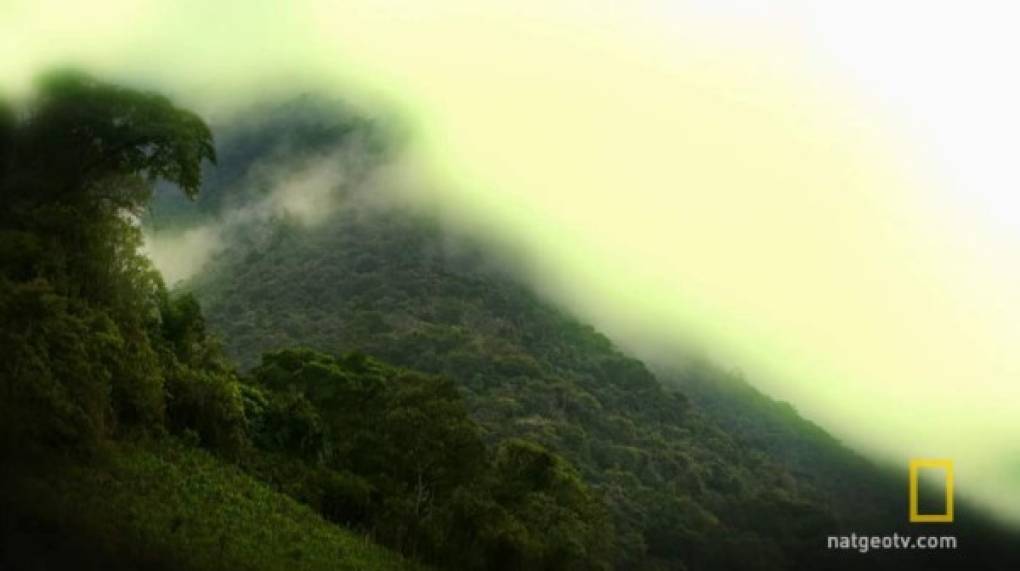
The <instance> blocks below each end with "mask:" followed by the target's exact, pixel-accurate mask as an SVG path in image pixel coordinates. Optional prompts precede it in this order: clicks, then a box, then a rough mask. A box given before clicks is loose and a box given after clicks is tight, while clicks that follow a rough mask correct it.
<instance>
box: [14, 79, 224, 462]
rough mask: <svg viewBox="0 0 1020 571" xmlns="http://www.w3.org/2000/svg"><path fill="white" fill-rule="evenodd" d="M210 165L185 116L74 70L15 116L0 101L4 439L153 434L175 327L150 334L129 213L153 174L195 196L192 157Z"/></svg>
mask: <svg viewBox="0 0 1020 571" xmlns="http://www.w3.org/2000/svg"><path fill="white" fill-rule="evenodd" d="M214 159H215V152H214V150H213V143H212V134H211V132H210V131H209V128H208V127H207V126H206V125H205V123H204V122H202V120H201V119H200V118H199V117H198V116H197V115H195V114H194V113H192V112H190V111H186V110H183V109H180V108H178V107H175V106H174V105H173V104H172V103H171V102H170V101H169V100H168V99H166V98H165V97H163V96H161V95H157V94H155V93H150V92H145V91H138V90H134V89H128V88H124V87H119V86H115V85H111V84H108V83H104V82H101V81H99V80H96V79H94V78H91V77H89V76H87V75H85V74H82V73H79V72H74V71H60V72H55V73H51V74H47V75H45V76H43V77H42V78H41V79H40V80H39V82H38V84H37V91H36V93H35V97H34V98H33V99H32V101H31V102H30V103H29V104H28V105H26V106H25V107H23V108H20V109H15V108H12V107H11V106H8V105H6V104H4V103H3V102H0V244H2V246H0V313H2V314H3V316H4V317H5V319H4V323H5V329H4V332H3V335H0V354H3V355H4V356H5V362H4V363H3V367H2V371H0V372H2V373H3V374H2V375H0V393H2V394H3V395H4V398H3V399H2V402H0V418H4V419H7V421H5V423H4V424H5V425H6V424H10V426H4V427H3V428H4V429H5V431H7V434H8V435H19V434H21V435H25V436H27V437H30V438H32V439H33V440H35V441H39V442H50V443H54V442H66V441H68V440H69V439H70V440H80V439H82V438H84V439H86V440H89V439H93V440H94V439H95V438H98V437H101V436H103V435H104V434H108V433H109V432H110V431H112V430H113V429H114V428H115V427H116V426H117V425H118V424H140V425H143V426H148V427H158V428H161V427H162V422H163V420H164V417H165V406H166V405H165V400H166V399H165V397H166V394H165V378H166V376H167V371H168V370H170V369H169V368H168V367H167V362H166V361H165V359H161V355H163V354H164V353H166V352H165V351H163V349H162V347H163V345H165V344H166V342H165V341H164V333H166V334H168V335H170V336H171V337H173V336H174V335H177V332H176V331H174V330H173V325H174V321H173V320H172V319H171V322H170V323H169V325H170V327H169V328H161V327H160V320H161V318H162V314H161V311H160V310H161V309H167V307H161V304H160V299H161V296H165V288H164V286H163V283H162V280H161V278H160V277H159V274H158V273H157V272H156V271H155V269H154V268H152V266H151V263H150V262H149V261H148V259H147V258H145V257H144V256H143V255H142V254H141V252H140V247H141V244H142V236H141V231H140V230H139V228H138V225H137V223H136V222H135V217H136V216H137V215H138V214H140V212H141V210H142V208H143V207H144V205H145V203H146V201H147V200H148V198H149V196H150V195H151V190H152V187H153V184H154V183H155V182H156V181H157V180H164V181H167V182H169V183H172V184H174V185H176V186H178V187H180V188H181V189H182V190H183V192H184V193H185V194H186V195H188V196H192V197H193V196H194V195H195V193H197V192H198V188H199V184H200V181H201V167H202V161H203V160H210V161H212V160H214ZM178 305H179V307H177V308H176V309H178V311H177V313H178V314H180V313H182V311H184V310H186V309H189V308H187V307H184V306H182V305H180V304H178ZM185 305H186V304H185ZM171 317H173V316H171ZM16 324H20V325H16ZM164 329H165V331H164ZM199 333H204V332H201V331H200V332H199ZM194 337H195V335H192V336H191V338H194ZM189 340H191V339H190V338H189ZM174 342H176V343H179V342H180V340H178V339H174ZM203 378H206V377H203ZM220 392H222V391H220ZM228 393H229V391H228ZM224 394H226V393H224ZM227 400H229V399H227ZM237 400H238V401H239V397H238V399H237ZM13 418H19V419H22V421H19V422H18V423H15V422H14V421H11V420H10V419H13ZM26 424H34V426H24V425H26ZM16 440H17V437H16V436H12V441H16Z"/></svg>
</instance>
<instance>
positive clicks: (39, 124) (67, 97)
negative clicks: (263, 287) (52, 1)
mask: <svg viewBox="0 0 1020 571" xmlns="http://www.w3.org/2000/svg"><path fill="white" fill-rule="evenodd" d="M3 120H4V122H3V124H2V131H0V143H2V145H3V146H2V151H3V156H2V157H0V166H2V169H3V170H2V173H0V175H2V176H0V185H2V187H0V196H2V200H3V210H2V218H0V223H2V225H0V243H2V244H4V249H3V250H2V251H0V269H2V274H0V318H2V321H3V324H4V327H3V330H2V334H0V354H2V355H4V359H3V361H2V363H0V367H2V369H0V371H2V376H0V395H2V400H0V435H2V440H0V459H2V460H3V464H2V465H3V467H4V471H3V474H0V476H2V478H0V483H2V484H3V485H2V492H3V493H2V494H0V501H2V505H3V507H4V517H5V519H4V521H3V528H2V529H3V531H4V541H3V543H2V544H0V545H2V546H3V551H2V552H0V564H2V565H3V566H4V568H7V567H13V568H21V567H24V568H38V567H42V568H46V567H66V566H69V565H72V564H74V565H76V566H92V567H95V568H104V569H109V568H114V569H116V568H133V567H136V566H140V567H144V568H153V567H157V568H159V567H162V568H172V569H217V568H252V569H281V568H309V569H319V568H347V569H362V568H395V567H405V566H408V565H409V564H408V563H407V562H406V561H405V560H404V559H402V558H401V556H400V555H397V554H396V553H393V552H388V551H386V550H384V549H382V548H380V547H378V546H377V545H376V544H374V543H373V542H372V540H376V541H378V542H381V543H383V544H385V545H387V546H389V547H391V548H392V549H393V550H395V551H397V552H399V553H402V554H404V555H405V556H408V557H410V558H413V559H415V560H420V561H425V562H428V563H434V564H439V565H443V566H448V567H455V568H465V569H471V568H506V569H569V568H577V569H591V568H603V567H606V566H608V564H609V562H610V557H611V553H612V551H611V548H612V541H611V538H612V532H611V526H610V523H609V520H608V516H607V514H606V512H605V510H604V507H603V505H602V504H601V502H600V501H599V500H598V498H597V497H596V496H595V495H594V494H593V493H592V492H591V491H590V490H589V489H588V487H587V486H586V485H585V484H584V483H583V482H582V480H581V479H580V478H579V477H578V475H577V473H576V472H575V471H574V469H573V468H572V467H571V466H570V465H569V464H568V463H567V462H565V461H564V460H563V459H562V458H560V457H559V456H557V455H556V454H554V453H552V452H550V451H548V450H546V449H545V448H543V447H542V446H540V445H538V444H536V443H534V442H528V441H514V440H507V441H504V442H502V443H501V444H500V445H499V446H496V447H492V448H486V446H485V445H484V444H483V441H482V436H481V431H480V429H479V427H478V425H477V424H476V423H475V422H474V421H473V420H471V419H470V418H469V417H468V415H467V412H466V409H465V408H464V405H463V399H462V396H461V394H460V393H459V392H458V390H457V389H456V387H455V385H454V384H453V383H452V382H451V381H449V380H448V379H446V378H443V377H439V376H435V375H428V374H423V373H417V372H414V371H411V370H408V369H405V368H395V367H392V366H388V365H386V364H384V363H382V362H379V361H377V360H374V359H371V358H369V357H366V356H364V355H361V354H350V355H347V356H345V357H343V358H333V357H329V356H326V355H322V354H317V353H314V352H311V351H307V350H289V351H282V352H276V353H272V354H267V355H265V356H264V358H263V360H262V364H261V366H260V367H258V368H257V369H255V370H253V371H252V372H251V373H250V375H247V376H244V377H242V376H239V375H238V374H237V373H236V372H235V370H234V368H233V366H232V365H231V364H230V362H229V361H228V360H227V359H226V358H225V357H224V356H223V354H222V352H221V350H220V348H219V345H218V344H217V343H216V342H215V341H214V340H213V339H212V338H211V337H210V336H209V335H208V334H207V331H206V327H205V321H204V318H203V316H202V312H201V310H200V308H199V306H198V303H197V302H196V300H195V298H194V297H193V296H191V295H189V294H176V293H171V292H169V291H167V289H166V287H165V286H164V285H163V282H162V279H161V278H160V276H159V274H158V273H157V272H156V271H155V270H154V269H153V268H152V267H151V264H150V263H149V261H148V260H147V259H146V258H145V257H144V256H143V255H142V254H141V253H140V251H139V247H140V244H141V232H140V229H139V226H138V222H137V217H138V216H139V215H140V214H141V211H142V209H143V208H144V206H145V205H146V204H147V201H148V198H149V195H150V192H151V187H152V185H153V184H154V183H155V182H156V181H157V180H161V181H165V182H166V183H169V184H170V185H173V186H177V187H179V188H180V189H182V190H183V191H184V194H185V196H187V197H188V198H194V197H195V195H196V193H197V190H198V186H199V181H200V163H201V162H202V161H203V160H205V159H208V160H213V159H214V152H213V146H212V138H211V133H210V131H209V129H208V128H207V127H206V126H205V124H204V123H203V122H202V121H201V120H200V119H198V118H197V117H196V116H194V115H193V114H191V113H189V112H187V111H184V110H181V109H178V108H175V107H174V106H173V105H172V104H171V103H170V102H169V101H167V100H166V99H164V98H162V97H160V96H158V95H154V94H148V93H143V92H137V91H133V90H128V89H123V88H118V87H114V86H110V85H107V84H104V83H101V82H97V81H95V80H92V79H90V78H88V77H86V76H83V75H79V74H74V73H60V74H55V75H51V76H48V77H46V78H44V79H43V80H42V81H41V83H40V86H39V94H38V97H37V99H36V100H35V101H33V103H32V105H31V106H30V107H28V108H27V109H24V110H19V112H18V113H17V114H15V113H13V112H9V111H8V110H7V109H6V108H5V109H4V113H3ZM326 136H327V137H336V136H342V137H345V138H346V137H350V136H351V133H350V131H346V130H345V131H340V132H336V133H327V135H326ZM362 148H368V147H362ZM226 172H229V169H227V170H226ZM200 448H203V449H205V450H206V451H208V452H202V451H201V450H200ZM209 453H211V454H212V455H210V454H209ZM288 496H289V497H288ZM295 499H296V500H298V501H299V502H300V503H302V504H305V505H304V506H301V505H299V504H297V503H295V502H294V500H295ZM309 507H310V508H312V509H313V510H314V511H312V510H310V509H309ZM316 512H317V513H316ZM327 521H329V522H332V525H331V524H330V523H327ZM359 537H363V538H359Z"/></svg>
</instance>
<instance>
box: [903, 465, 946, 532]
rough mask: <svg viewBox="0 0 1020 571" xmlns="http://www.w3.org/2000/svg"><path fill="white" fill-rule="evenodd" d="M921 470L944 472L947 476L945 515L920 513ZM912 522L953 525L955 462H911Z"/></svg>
mask: <svg viewBox="0 0 1020 571" xmlns="http://www.w3.org/2000/svg"><path fill="white" fill-rule="evenodd" d="M921 470H944V471H945V475H946V480H945V481H946V503H945V506H946V510H945V513H936V514H930V513H924V514H922V513H918V500H917V496H918V485H917V478H918V472H919V471H921ZM910 522H911V523H952V522H953V461H952V460H947V459H932V458H916V459H914V460H911V461H910Z"/></svg>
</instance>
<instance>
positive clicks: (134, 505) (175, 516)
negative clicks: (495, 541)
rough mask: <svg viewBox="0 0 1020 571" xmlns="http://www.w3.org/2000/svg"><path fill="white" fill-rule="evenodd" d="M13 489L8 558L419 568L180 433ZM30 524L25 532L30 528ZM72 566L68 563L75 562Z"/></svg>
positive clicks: (7, 562)
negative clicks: (177, 438)
mask: <svg viewBox="0 0 1020 571" xmlns="http://www.w3.org/2000/svg"><path fill="white" fill-rule="evenodd" d="M4 489H5V490H10V491H12V492H13V493H11V494H10V495H9V496H8V497H6V498H3V499H2V503H0V506H2V507H3V510H2V511H3V512H5V519H4V520H3V521H4V523H5V525H8V526H10V527H12V528H14V529H18V530H19V533H18V535H13V536H12V535H8V534H6V533H5V534H4V537H7V538H8V542H7V543H8V544H7V545H6V546H2V547H3V549H0V569H7V568H12V569H54V568H79V569H133V568H140V569H194V570H205V569H209V570H212V569H237V570H241V569H245V570H262V569H264V570H276V569H293V570H308V571H312V570H319V569H341V570H342V569H352V570H353V569H358V570H360V569H379V570H386V569H408V568H413V566H412V565H411V564H409V563H406V562H405V561H404V560H403V559H401V558H400V557H399V556H398V555H396V554H393V553H392V552H389V551H387V550H386V549H384V548H382V547H379V546H377V545H375V544H373V543H371V542H368V541H367V540H366V539H365V538H364V537H362V536H360V535H357V534H355V533H352V532H350V531H347V530H345V529H343V528H340V527H337V526H335V525H332V524H330V523H328V522H326V521H325V520H323V519H322V518H320V517H319V516H318V515H317V514H315V513H314V512H313V511H312V510H310V509H309V508H307V507H305V506H303V505H301V504H299V503H297V502H295V501H293V500H291V499H290V498H288V497H286V496H284V495H283V494H280V493H277V492H275V491H273V490H271V489H270V488H268V487H267V486H265V485H263V484H261V483H259V482H257V481H255V480H253V479H252V478H251V477H249V476H247V475H245V474H244V473H242V472H241V471H240V470H238V469H237V468H236V467H234V466H231V465H228V464H225V463H223V462H222V461H219V460H217V459H216V458H214V457H213V456H211V455H209V454H207V453H205V452H203V451H201V450H198V449H195V448H192V447H189V446H185V445H182V444H179V443H175V442H172V441H162V442H159V443H146V444H117V445H111V447H110V448H109V449H107V450H104V451H103V452H102V453H101V454H100V455H99V457H98V458H97V459H96V460H95V461H93V462H90V463H88V464H80V463H72V464H68V465H66V466H60V467H59V468H54V467H50V468H49V469H48V470H46V471H44V472H43V473H41V474H37V475H36V476H35V477H33V478H29V479H25V480H22V481H21V482H20V483H19V484H17V485H15V486H13V487H12V488H7V487H4ZM26 529H27V530H30V531H25V530H26ZM72 563H73V566H72V567H67V566H68V565H71V564H72Z"/></svg>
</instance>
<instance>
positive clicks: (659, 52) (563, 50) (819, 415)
mask: <svg viewBox="0 0 1020 571" xmlns="http://www.w3.org/2000/svg"><path fill="white" fill-rule="evenodd" d="M66 4H67V3H66V2H48V1H40V0H31V1H19V0H14V1H13V2H12V1H11V0H0V52H2V53H4V54H5V57H4V58H2V60H0V77H3V78H5V83H4V84H3V85H4V87H5V88H7V89H8V90H9V91H11V92H13V93H15V94H17V93H21V92H23V90H24V89H25V85H27V83H28V78H30V77H31V76H32V75H33V74H34V73H35V72H36V71H38V70H39V69H41V68H42V67H45V66H47V65H50V64H53V63H68V62H72V61H73V62H78V63H80V64H83V65H85V66H86V67H87V68H89V69H92V70H94V71H95V72H98V73H102V74H105V75H107V76H108V77H111V78H113V79H117V80H123V81H135V82H143V83H152V84H155V85H159V86H160V87H161V88H163V89H165V90H168V91H170V92H172V93H173V94H175V95H176V96H177V97H178V98H179V99H180V100H182V101H183V102H185V103H187V104H190V105H194V106H197V107H198V108H200V109H201V110H202V111H203V112H205V113H207V114H216V113H222V112H228V111H229V110H230V109H232V108H234V107H236V105H237V104H239V103H243V102H247V101H248V100H250V99H251V98H252V97H255V96H261V95H265V94H267V93H279V92H286V91H288V90H295V89H300V88H305V87H307V86H314V85H318V86H320V87H326V88H328V89H333V90H336V91H337V92H338V93H347V94H349V95H350V96H351V97H354V98H355V99H358V100H360V101H362V102H363V103H365V104H368V105H371V104H372V102H373V101H382V102H384V107H385V108H388V109H393V110H396V111H398V112H399V113H400V114H401V115H402V116H403V117H404V118H405V119H407V120H409V122H410V123H411V125H412V126H413V129H414V130H413V132H414V139H413V148H412V152H411V155H410V158H409V160H410V161H411V162H413V164H415V165H416V168H417V169H419V170H417V171H415V172H422V173H426V174H423V175H422V177H423V178H422V181H423V182H422V184H421V191H420V192H418V193H411V194H412V195H414V196H416V197H417V198H418V199H421V200H425V201H430V202H438V203H439V204H442V205H444V208H445V210H446V211H447V213H448V215H449V217H450V219H451V220H452V221H453V222H455V223H457V224H459V225H461V226H462V227H464V228H466V229H468V230H469V231H478V232H486V233H490V234H495V235H498V236H500V237H501V238H502V239H504V240H508V241H511V242H513V243H515V244H517V245H518V246H519V247H520V248H521V249H522V251H523V252H525V253H526V254H528V255H529V256H530V259H532V260H533V261H534V265H533V267H532V276H531V278H532V279H533V280H534V283H536V285H537V286H538V287H539V288H540V289H541V290H543V291H544V292H545V293H547V294H548V295H551V296H553V297H554V298H555V299H557V300H559V301H560V302H562V303H565V304H567V305H569V306H570V307H571V308H573V309H574V310H575V311H577V312H578V313H579V314H581V315H582V316H583V317H585V318H586V319H588V320H590V321H592V322H594V323H595V324H597V325H598V326H600V327H601V328H602V329H603V330H605V331H606V332H607V333H608V334H609V335H610V336H611V337H613V338H615V339H617V340H619V341H620V342H622V343H624V344H626V345H629V346H633V347H637V348H642V349H643V350H645V351H646V352H649V353H654V352H658V351H664V350H668V349H669V348H670V346H671V344H672V343H674V342H675V340H677V339H688V342H691V341H697V342H699V343H700V344H701V345H703V346H705V347H707V348H708V349H709V352H710V354H711V355H712V356H713V357H714V359H715V360H716V361H718V362H720V363H722V364H724V365H726V366H733V367H739V368H741V369H742V370H743V371H744V372H745V374H746V375H747V377H748V378H749V380H751V381H752V382H753V383H754V384H756V385H757V386H758V387H760V388H761V389H763V390H764V391H765V392H767V393H769V394H771V395H773V396H775V397H778V398H782V399H785V400H789V401H790V402H791V403H793V404H794V405H795V406H796V407H797V408H798V410H800V411H801V412H802V413H803V414H805V415H806V416H807V417H809V418H811V419H813V420H815V421H817V422H819V423H821V424H822V425H823V426H825V427H826V428H828V429H829V430H830V431H832V432H833V433H834V434H835V435H837V436H838V437H840V438H842V439H843V440H845V441H846V442H847V443H849V444H850V445H852V446H855V447H857V448H858V449H861V450H865V451H867V452H869V453H870V454H872V455H873V456H874V457H876V458H881V459H883V460H886V461H889V462H892V463H894V464H896V465H900V464H901V465H902V466H903V467H904V470H906V465H907V461H908V459H909V458H912V457H919V456H934V457H949V458H953V459H954V460H955V461H956V471H957V474H956V479H957V487H958V490H960V493H962V494H965V495H969V496H972V497H975V498H977V499H979V500H980V501H981V502H983V503H984V504H986V505H990V506H992V507H994V508H996V509H997V510H998V511H999V513H1001V514H1006V515H1009V516H1010V517H1011V518H1012V519H1013V520H1014V521H1020V438H1018V434H1020V264H1018V261H1020V255H1018V254H1020V174H1018V169H1016V168H1015V164H1016V160H1015V158H1014V157H1013V154H1015V153H1016V152H1017V150H1018V145H1017V143H1016V137H1017V133H1020V111H1018V107H1017V102H1020V80H1018V79H1017V74H1016V73H1015V61H1014V58H1013V55H1014V54H1015V53H1020V37H1018V36H1017V35H1016V34H1015V31H1014V30H1013V29H1012V28H1014V27H1015V22H1016V21H1017V20H1018V16H1020V13H1014V11H1013V9H1012V8H1010V3H1005V2H1003V3H981V2H970V3H966V4H962V3H955V4H953V5H954V6H957V7H958V8H951V7H950V3H944V4H939V5H937V4H936V3H932V2H923V3H922V2H898V3H889V2H825V3H822V2H807V1H804V2H777V3H767V5H766V3H759V2H730V3H719V2H708V1H704V2H677V1H668V2H667V1H665V0H663V1H661V2H652V1H639V0H630V1H627V2H610V1H594V2H592V1H587V2H581V1H553V0H542V1H521V0H515V1H513V2H510V1H508V2H502V3H499V4H496V3H491V2H478V1H452V0H450V1H435V2H416V1H396V0H389V1H385V0H384V1H380V0H373V1H368V0H364V1H362V0H355V1H346V2H336V3H330V2H312V1H309V2H288V3H286V4H285V5H287V6H289V7H290V8H289V9H288V11H286V12H280V11H279V10H274V9H273V6H283V5H284V4H283V3H270V2H236V3H230V2H224V3H219V2H217V3H215V7H213V6H210V4H213V3H211V2H205V1H179V0H178V1H173V2H144V1H142V2H138V1H130V2H128V1H124V2H88V3H85V2H81V3H80V6H79V7H77V8H75V7H73V6H67V5H66ZM720 4H725V5H724V6H720ZM964 6H966V8H964ZM425 181H429V182H428V183H426V182H425Z"/></svg>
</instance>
